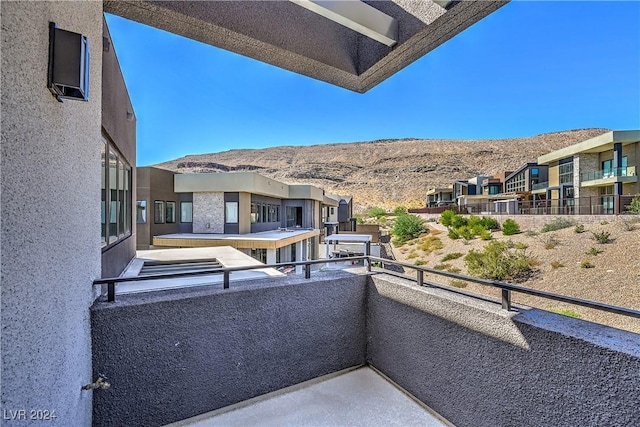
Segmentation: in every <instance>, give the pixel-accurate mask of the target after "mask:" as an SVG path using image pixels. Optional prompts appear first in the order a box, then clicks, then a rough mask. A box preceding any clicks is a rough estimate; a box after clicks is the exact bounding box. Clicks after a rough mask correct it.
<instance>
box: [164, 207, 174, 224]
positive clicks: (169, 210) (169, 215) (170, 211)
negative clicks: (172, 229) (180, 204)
mask: <svg viewBox="0 0 640 427" xmlns="http://www.w3.org/2000/svg"><path fill="white" fill-rule="evenodd" d="M165 213H166V220H167V223H174V222H176V202H167V205H166V208H165Z"/></svg>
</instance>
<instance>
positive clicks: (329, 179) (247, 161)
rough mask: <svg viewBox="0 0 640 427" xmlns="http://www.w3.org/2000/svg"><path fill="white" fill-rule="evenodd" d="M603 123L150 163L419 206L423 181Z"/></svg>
mask: <svg viewBox="0 0 640 427" xmlns="http://www.w3.org/2000/svg"><path fill="white" fill-rule="evenodd" d="M606 131H607V129H579V130H570V131H564V132H554V133H547V134H542V135H537V136H533V137H529V138H510V139H491V140H442V139H395V140H378V141H371V142H354V143H348V144H322V145H313V146H301V147H295V146H284V147H273V148H265V149H259V150H248V149H244V150H230V151H224V152H220V153H211V154H201V155H189V156H185V157H182V158H179V159H176V160H171V161H168V162H165V163H160V164H158V165H156V166H158V167H161V168H165V169H170V170H173V171H177V172H183V173H187V172H230V171H238V172H241V171H255V172H258V173H260V174H262V175H265V176H268V177H271V178H274V179H278V180H280V181H283V182H285V183H290V184H292V183H304V184H313V185H316V186H319V187H321V188H324V189H325V190H326V191H327V192H331V193H339V194H352V195H353V196H354V198H355V200H354V201H355V204H356V206H355V207H356V209H357V210H359V209H363V208H366V207H371V206H383V207H388V208H391V207H394V206H397V205H400V204H402V205H405V206H407V207H421V206H423V205H424V203H425V192H426V190H427V189H428V188H431V187H439V186H445V185H449V184H451V182H453V181H455V180H458V179H468V178H471V177H473V176H476V175H487V174H494V173H497V172H499V171H504V170H514V169H516V168H518V167H519V166H521V165H522V164H523V163H525V162H528V161H535V160H536V159H537V157H538V156H539V155H542V154H544V153H547V152H550V151H553V150H557V149H559V148H562V147H566V146H568V145H571V144H575V143H577V142H580V141H584V140H586V139H589V138H592V137H594V136H597V135H600V134H602V133H604V132H606Z"/></svg>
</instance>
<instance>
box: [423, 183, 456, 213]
mask: <svg viewBox="0 0 640 427" xmlns="http://www.w3.org/2000/svg"><path fill="white" fill-rule="evenodd" d="M453 193H454V186H453V185H450V186H449V187H442V188H430V189H429V190H427V207H428V208H435V207H439V206H449V205H452V204H454V203H455V199H454V197H453Z"/></svg>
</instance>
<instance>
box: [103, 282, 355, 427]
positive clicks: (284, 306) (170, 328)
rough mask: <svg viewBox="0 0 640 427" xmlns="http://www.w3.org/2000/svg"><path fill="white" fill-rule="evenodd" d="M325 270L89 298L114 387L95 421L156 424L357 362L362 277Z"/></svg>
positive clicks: (106, 369)
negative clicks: (308, 277)
mask: <svg viewBox="0 0 640 427" xmlns="http://www.w3.org/2000/svg"><path fill="white" fill-rule="evenodd" d="M328 277H330V278H328ZM328 277H327V275H324V277H323V274H322V273H317V274H315V275H314V278H315V279H316V280H313V281H304V279H302V280H300V279H297V280H291V279H289V280H287V279H282V280H277V281H273V280H271V281H270V280H264V281H252V282H247V283H251V285H248V284H247V285H246V286H244V287H242V286H240V285H238V287H237V288H233V287H232V288H231V289H229V290H226V291H223V290H222V289H214V288H212V287H201V288H190V289H176V290H171V291H161V292H153V293H146V294H134V295H127V296H121V297H119V298H118V300H117V301H116V303H111V304H110V303H104V302H98V303H96V304H95V305H94V306H93V307H92V309H91V325H92V333H93V369H94V373H95V375H98V374H99V373H102V374H105V375H106V376H107V377H108V379H109V382H110V383H111V385H112V387H111V389H109V390H106V391H97V392H94V402H93V403H94V405H93V408H94V409H93V424H94V425H95V426H123V425H144V426H157V425H164V424H166V423H170V422H174V421H178V420H182V419H185V418H189V417H193V416H195V415H198V414H201V413H204V412H208V411H212V410H215V409H218V408H221V407H224V406H227V405H231V404H234V403H238V402H242V401H244V400H246V399H250V398H252V397H255V396H259V395H261V394H264V393H268V392H271V391H275V390H279V389H281V388H283V387H288V386H291V385H294V384H297V383H300V382H303V381H306V380H310V379H313V378H316V377H318V376H321V375H325V374H329V373H332V372H335V371H339V370H341V369H345V368H349V367H352V366H357V365H361V364H363V363H364V361H365V349H366V346H365V342H366V341H365V325H364V319H365V316H364V309H365V304H364V303H365V286H366V280H367V277H366V276H360V275H354V274H347V273H340V274H339V275H338V276H336V274H335V272H332V273H331V274H330V275H328ZM336 277H338V278H339V280H336Z"/></svg>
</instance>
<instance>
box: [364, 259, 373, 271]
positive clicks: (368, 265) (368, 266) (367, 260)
mask: <svg viewBox="0 0 640 427" xmlns="http://www.w3.org/2000/svg"><path fill="white" fill-rule="evenodd" d="M364 263H365V264H366V265H367V271H368V272H369V273H371V258H369V257H367V258H366V259H365V260H364Z"/></svg>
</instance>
